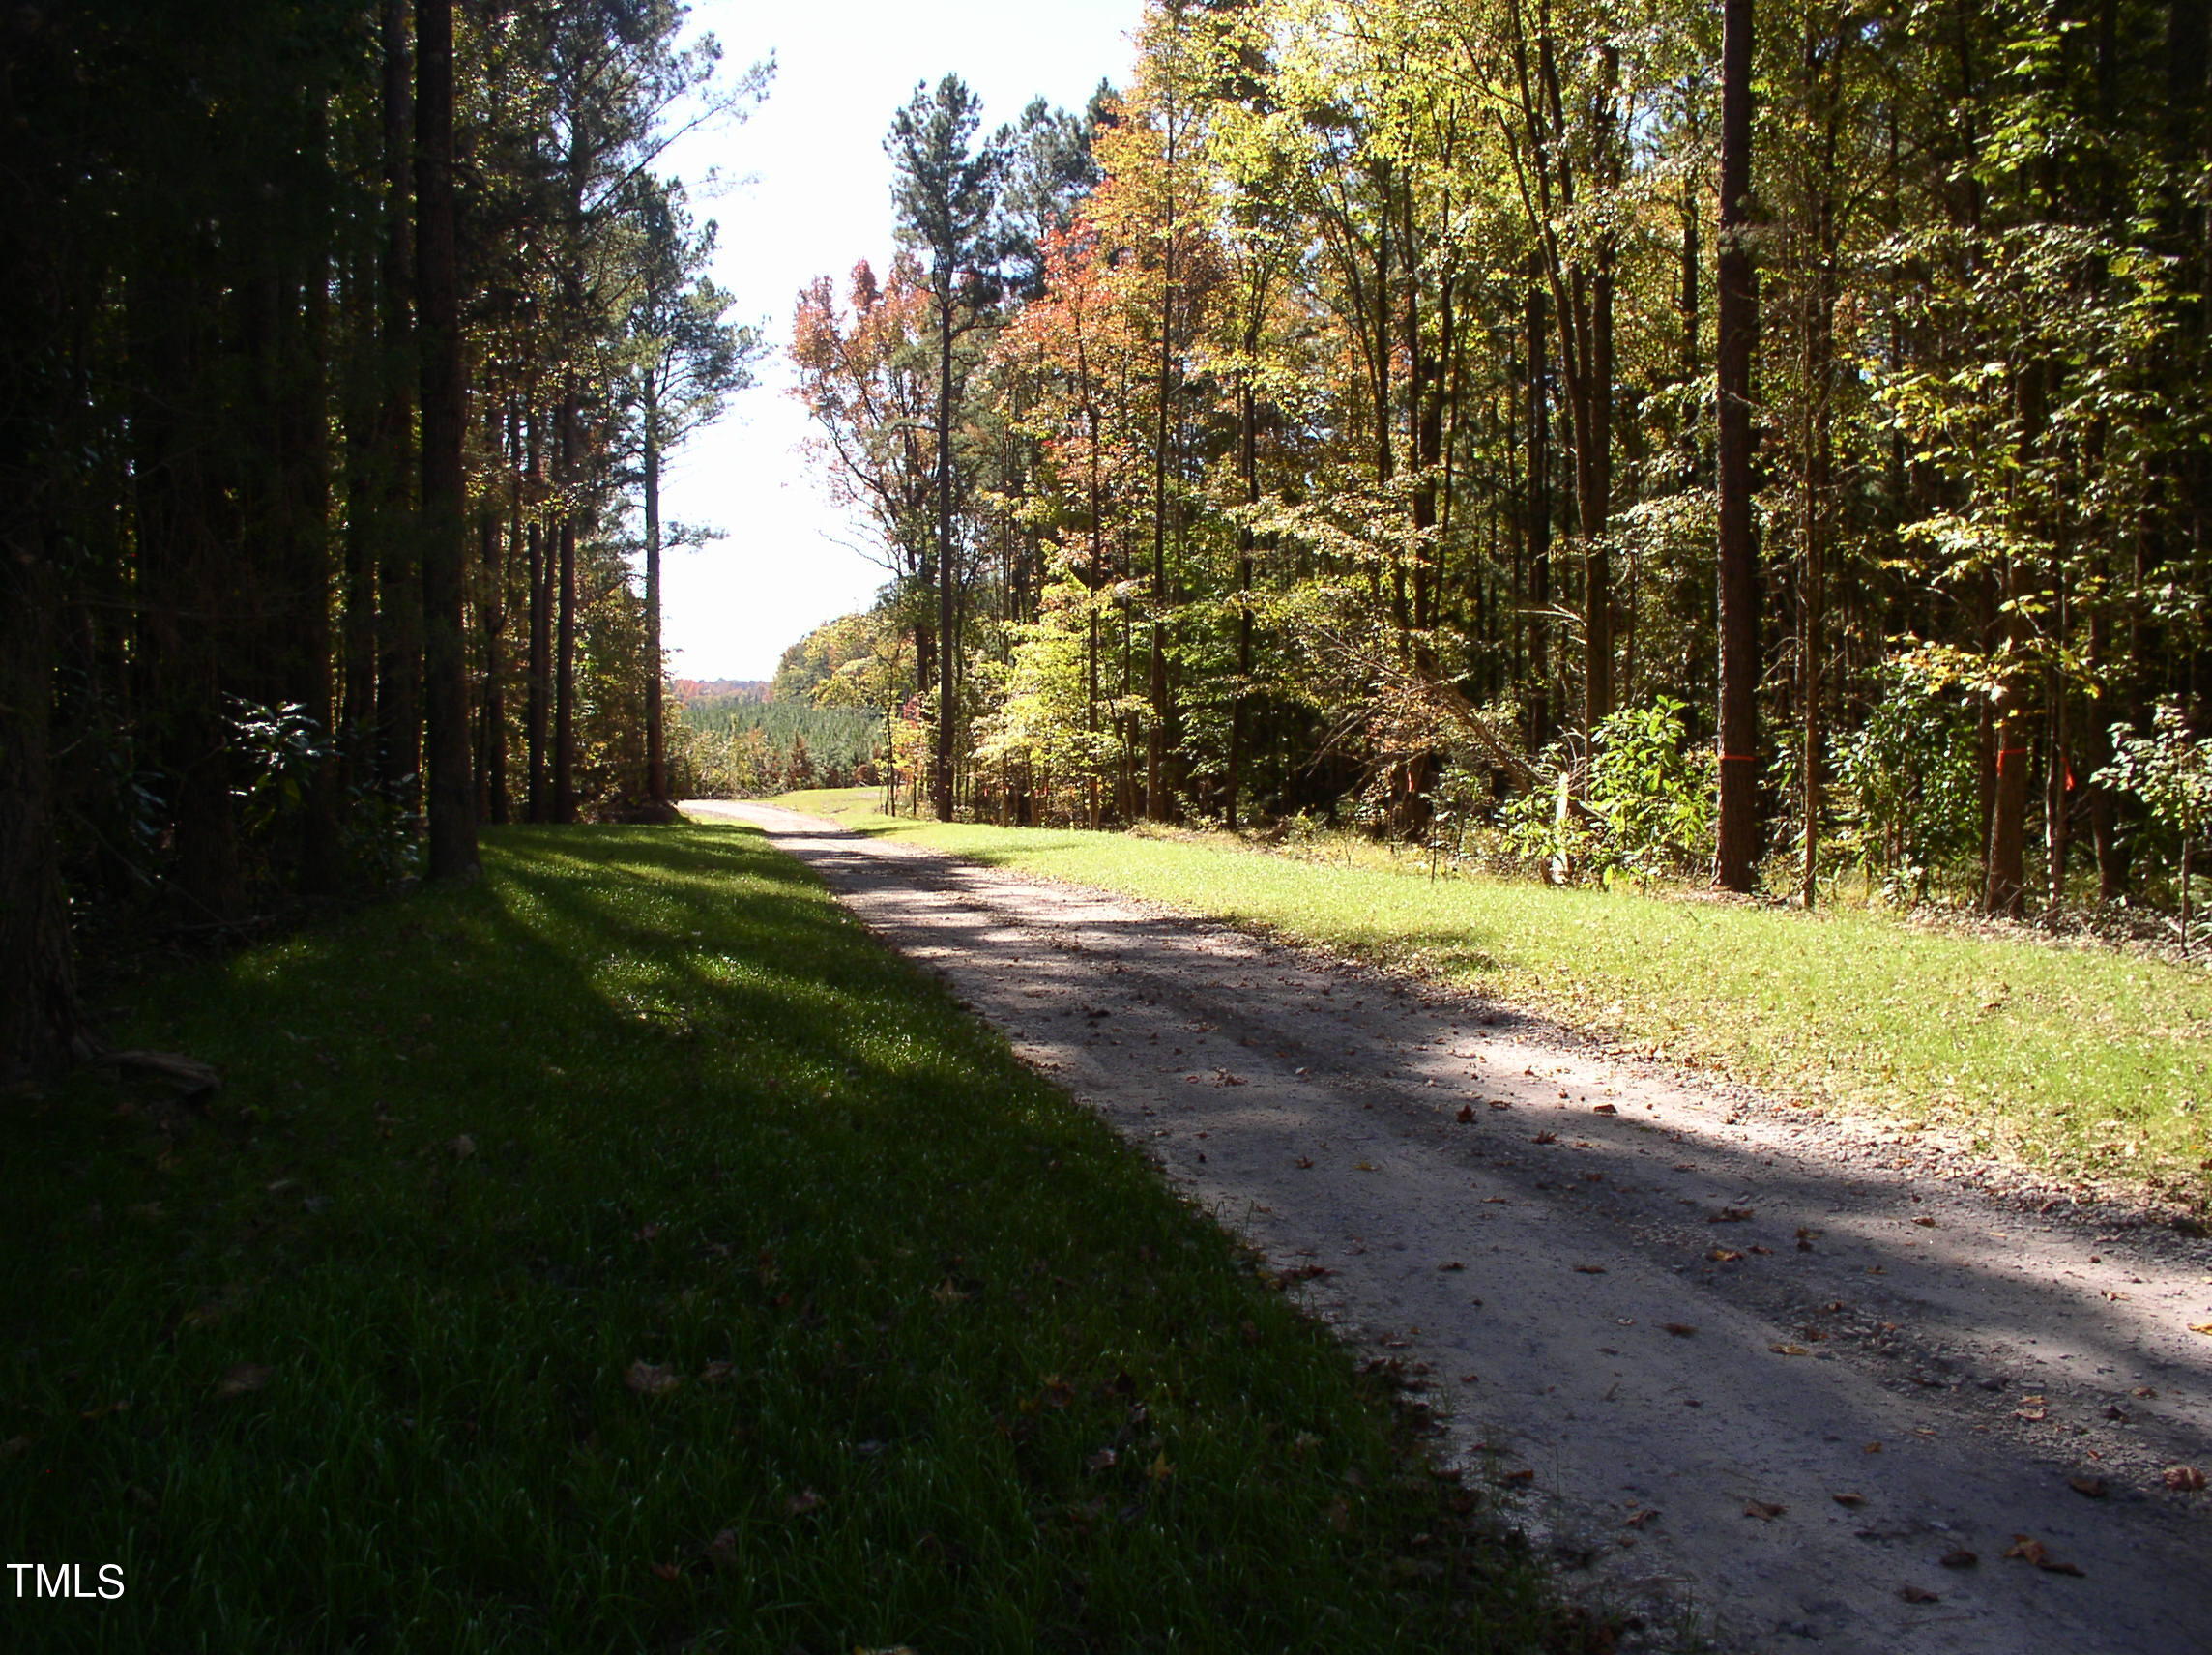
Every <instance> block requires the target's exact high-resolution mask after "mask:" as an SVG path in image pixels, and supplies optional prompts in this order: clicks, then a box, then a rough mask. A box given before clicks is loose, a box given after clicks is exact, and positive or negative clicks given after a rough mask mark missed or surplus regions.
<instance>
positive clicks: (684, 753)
mask: <svg viewBox="0 0 2212 1655" xmlns="http://www.w3.org/2000/svg"><path fill="white" fill-rule="evenodd" d="M754 687H756V686H747V688H746V690H744V691H741V692H739V693H736V694H731V695H706V696H699V697H696V698H694V699H691V700H687V701H685V702H684V704H683V706H682V708H681V709H680V711H679V712H678V716H677V722H676V725H675V727H674V729H673V731H672V737H673V752H674V757H673V787H674V789H675V792H676V794H677V796H678V797H679V798H762V797H765V796H767V795H769V794H775V793H787V792H796V791H798V790H800V789H801V788H815V787H873V786H875V785H876V783H877V780H878V778H879V776H880V774H881V761H882V757H883V753H884V719H883V715H882V714H881V713H880V712H877V711H874V710H872V709H869V708H863V707H834V706H817V705H815V703H814V702H813V701H812V700H810V699H808V698H806V697H804V696H803V695H802V696H800V697H799V698H797V699H789V700H787V699H785V698H783V697H782V696H780V695H777V696H774V697H772V698H767V699H764V698H762V697H760V696H757V695H755V694H753V693H751V689H752V688H754ZM757 687H763V688H765V687H767V686H765V685H763V686H757Z"/></svg>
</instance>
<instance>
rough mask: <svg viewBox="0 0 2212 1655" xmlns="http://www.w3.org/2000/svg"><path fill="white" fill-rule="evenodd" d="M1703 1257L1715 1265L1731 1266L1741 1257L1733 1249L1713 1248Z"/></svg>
mask: <svg viewBox="0 0 2212 1655" xmlns="http://www.w3.org/2000/svg"><path fill="white" fill-rule="evenodd" d="M1705 1257H1706V1258H1708V1259H1710V1260H1711V1261H1712V1262H1713V1263H1716V1264H1732V1263H1735V1262H1736V1261H1737V1260H1738V1259H1741V1258H1742V1257H1743V1255H1742V1254H1741V1253H1738V1252H1737V1251H1736V1250H1735V1249H1734V1248H1733V1247H1715V1248H1714V1249H1713V1250H1712V1251H1711V1252H1710V1253H1707V1254H1706V1255H1705Z"/></svg>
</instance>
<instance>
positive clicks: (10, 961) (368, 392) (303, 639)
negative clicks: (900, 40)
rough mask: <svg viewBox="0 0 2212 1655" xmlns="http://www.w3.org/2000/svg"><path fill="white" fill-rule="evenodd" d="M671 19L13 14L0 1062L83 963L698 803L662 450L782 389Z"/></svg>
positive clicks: (686, 538) (441, 7)
mask: <svg viewBox="0 0 2212 1655" xmlns="http://www.w3.org/2000/svg"><path fill="white" fill-rule="evenodd" d="M684 37H685V31H684V10H683V8H682V7H681V6H679V5H676V4H674V3H673V0H588V3H582V4H572V5H561V6H553V7H540V6H528V5H508V4H502V3H493V4H488V5H475V4H471V5H461V6H456V5H454V4H453V3H452V0H416V3H415V4H413V5H409V4H407V3H406V0H368V3H364V0H305V3H295V4H284V5H276V4H268V3H264V0H244V3H235V0H223V3H221V4H215V3H211V0H185V3H182V4H179V3H175V0H159V3H155V0H145V3H134V0H112V3H103V4H101V5H98V6H91V7H28V6H26V7H19V8H17V9H15V11H14V12H13V13H11V14H10V15H9V16H8V18H7V19H6V21H5V22H0V40H4V42H5V45H4V50H5V54H6V56H5V71H6V73H5V74H4V75H0V103H4V113H5V121H6V126H7V130H8V131H9V132H10V145H11V156H10V160H9V162H8V164H7V165H6V167H5V168H0V189H4V190H5V191H6V195H5V211H6V214H7V218H8V221H9V224H10V233H9V235H8V236H7V237H6V238H5V246H4V249H0V284H4V286H5V288H6V291H7V292H8V294H9V304H8V305H7V307H6V321H5V324H4V327H5V334H4V336H0V375H4V379H5V384H6V386H7V388H8V394H7V397H6V399H5V402H4V403H0V497H4V500H5V504H4V505H0V536H4V537H5V539H6V545H7V556H6V558H5V559H4V560H0V663H4V666H0V672H4V673H5V675H6V680H5V687H4V689H0V702H4V705H5V708H6V712H5V726H4V731H0V879H4V880H5V882H6V884H5V888H4V889H0V961H5V962H6V964H5V966H4V967H0V972H4V973H5V976H4V980H0V1069H5V1070H6V1071H8V1072H9V1073H11V1074H15V1073H19V1072H23V1071H38V1070H43V1069H50V1068H52V1067H54V1066H55V1065H57V1064H60V1063H66V1062H67V1061H68V1060H69V1059H70V1058H71V1057H72V1056H73V1055H77V1056H82V1055H85V1053H86V1052H87V1051H88V1050H89V1049H91V1047H92V1045H93V1044H94V1036H93V1035H92V1033H91V1032H90V1031H89V1029H88V1026H87V1023H86V1020H85V1018H84V1015H83V1012H82V1010H81V1008H80V1006H79V1003H78V999H79V997H78V994H77V991H76V986H75V975H74V970H73V948H74V947H75V946H77V945H81V944H84V943H85V942H87V941H88V940H94V939H107V940H110V941H112V940H113V939H116V938H132V937H135V938H141V939H142V938H148V937H152V938H158V939H160V940H162V941H165V942H170V943H177V942H183V943H186V944H193V943H196V944H206V943H210V942H221V941H224V940H229V939H235V938H237V937H239V936H241V935H246V934H250V933H251V932H252V931H253V930H254V929H255V928H256V927H257V926H258V925H261V924H262V923H264V922H265V921H267V920H268V919H269V918H270V917H271V916H273V915H289V914H296V913H297V912H300V910H301V906H302V905H309V906H311V905H313V904H317V903H327V902H329V901H332V900H336V899H342V898H345V897H348V896H351V895H357V894H364V893H369V892H375V891H379V890H384V889H387V888H390V887H392V886H393V885H394V884H395V883H397V882H399V881H400V880H402V879H404V878H408V877H412V876H414V875H416V874H418V873H422V874H426V875H427V876H428V877H430V878H432V879H437V880H462V879H467V878H470V877H473V874H474V871H475V869H476V867H477V862H478V857H477V849H476V843H477V841H476V832H477V826H478V824H480V823H483V824H500V823H505V822H509V821H528V822H545V823H560V822H572V821H576V820H578V819H580V818H585V817H594V818H602V819H603V818H607V817H629V818H638V817H651V816H662V817H665V816H667V815H670V814H672V813H671V812H670V810H669V798H670V791H669V786H668V765H667V751H666V747H667V739H666V730H665V725H666V715H665V711H664V707H663V682H662V679H663V675H662V672H661V667H660V662H661V649H660V642H659V590H658V588H659V569H660V560H661V557H662V555H663V553H664V552H665V551H667V550H668V549H669V547H671V546H672V545H677V544H684V543H694V542H696V541H697V539H699V538H700V537H701V532H700V531H699V530H696V529H692V528H688V527H686V526H684V525H681V524H677V523H672V522H668V521H664V520H663V517H662V514H661V511H660V508H659V498H658V494H659V480H660V475H661V468H662V463H663V460H664V457H665V456H666V455H667V454H668V453H669V452H670V451H671V450H674V449H675V448H676V447H677V446H678V445H680V444H681V443H682V442H683V441H684V439H685V438H686V437H687V436H688V435H690V434H691V433H692V432H694V431H696V430H697V429H698V428H699V427H700V426H701V425H703V424H704V423H706V422H707V421H711V420H713V419H714V418H715V417H716V416H717V415H718V413H719V412H720V410H721V408H722V406H723V404H724V400H725V398H726V397H727V396H728V395H729V394H730V393H731V392H733V391H735V390H737V389H740V388H742V386H743V385H745V384H746V383H747V382H748V380H749V376H750V371H751V367H752V364H753V363H755V362H756V361H757V360H758V356H759V351H760V349H761V346H760V342H759V340H758V339H757V338H756V337H755V336H754V334H753V332H752V331H751V330H749V329H746V328H742V327H739V326H736V325H734V324H733V323H732V322H731V321H730V320H729V319H728V315H727V312H728V308H729V305H728V301H727V299H726V297H725V296H724V295H722V294H721V293H719V292H718V291H717V290H716V289H715V287H714V286H713V283H712V281H711V280H709V279H708V278H707V276H706V274H705V272H706V269H707V264H708V260H709V257H710V255H711V253H712V250H713V243H714V235H715V230H714V226H713V224H712V223H708V222H702V221H701V220H699V219H698V218H697V217H696V216H695V214H694V213H693V212H692V210H691V208H690V206H689V204H688V202H687V199H686V195H685V191H684V185H683V183H682V181H681V180H679V179H677V178H675V177H673V176H670V175H667V174H665V173H663V172H662V171H661V170H659V169H658V167H659V161H660V159H661V157H662V155H663V153H664V152H665V150H666V149H667V146H668V145H669V143H670V142H671V141H672V140H673V139H674V138H675V137H676V136H677V135H679V134H680V133H682V132H683V131H688V130H691V129H693V128H695V127H697V126H700V125H702V124H713V123H715V122H726V121H731V120H737V119H742V117H743V115H744V114H745V113H746V112H747V111H748V110H749V109H750V108H751V107H752V106H753V105H754V103H755V102H757V100H758V99H759V98H760V96H762V94H763V93H764V91H765V89H766V87H767V85H768V82H769V78H770V73H771V68H770V66H769V65H766V64H761V65H755V66H753V67H752V68H750V69H746V70H743V71H739V72H732V71H730V70H728V69H727V68H725V67H724V66H723V65H722V64H721V63H720V61H719V51H718V48H717V46H716V45H715V44H714V42H713V39H712V37H695V38H684Z"/></svg>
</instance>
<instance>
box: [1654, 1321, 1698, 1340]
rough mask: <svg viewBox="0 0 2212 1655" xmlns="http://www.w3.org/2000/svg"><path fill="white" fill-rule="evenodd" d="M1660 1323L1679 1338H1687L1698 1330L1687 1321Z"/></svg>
mask: <svg viewBox="0 0 2212 1655" xmlns="http://www.w3.org/2000/svg"><path fill="white" fill-rule="evenodd" d="M1660 1325H1661V1326H1662V1327H1664V1328H1666V1329H1667V1331H1668V1332H1670V1333H1672V1334H1673V1335H1674V1337H1675V1338H1677V1339H1687V1338H1689V1337H1690V1336H1691V1335H1692V1334H1694V1333H1696V1332H1697V1329H1696V1328H1695V1327H1693V1326H1691V1325H1690V1323H1688V1322H1687V1321H1663V1322H1661V1323H1660Z"/></svg>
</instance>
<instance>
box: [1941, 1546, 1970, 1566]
mask: <svg viewBox="0 0 2212 1655" xmlns="http://www.w3.org/2000/svg"><path fill="white" fill-rule="evenodd" d="M1980 1561H1981V1558H1980V1557H1979V1556H1977V1555H1976V1554H1975V1553H1971V1552H1969V1551H1967V1550H1966V1549H1965V1547H1964V1546H1960V1547H1955V1548H1953V1549H1952V1550H1951V1551H1949V1552H1946V1553H1943V1555H1942V1556H1940V1557H1938V1558H1936V1562H1938V1563H1940V1564H1942V1565H1943V1567H1944V1568H1946V1569H1971V1568H1972V1567H1973V1566H1974V1565H1975V1564H1976V1563H1979V1562H1980Z"/></svg>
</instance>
